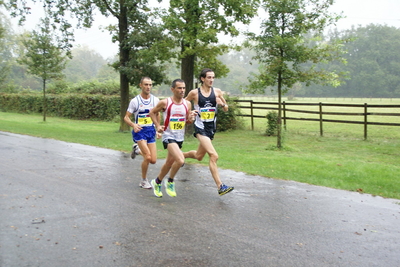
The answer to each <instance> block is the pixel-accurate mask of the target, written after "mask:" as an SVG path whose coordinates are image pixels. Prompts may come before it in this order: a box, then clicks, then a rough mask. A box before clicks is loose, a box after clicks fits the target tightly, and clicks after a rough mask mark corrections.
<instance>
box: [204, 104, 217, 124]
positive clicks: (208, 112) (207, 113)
mask: <svg viewBox="0 0 400 267" xmlns="http://www.w3.org/2000/svg"><path fill="white" fill-rule="evenodd" d="M215 110H216V109H215V107H205V108H201V109H200V118H201V120H202V121H213V120H214V118H215Z"/></svg>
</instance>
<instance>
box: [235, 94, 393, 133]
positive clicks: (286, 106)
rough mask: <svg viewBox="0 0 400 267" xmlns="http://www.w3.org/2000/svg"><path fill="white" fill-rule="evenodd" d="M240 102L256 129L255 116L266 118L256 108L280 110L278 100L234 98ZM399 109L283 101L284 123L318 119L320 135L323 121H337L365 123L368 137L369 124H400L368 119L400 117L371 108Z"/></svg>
mask: <svg viewBox="0 0 400 267" xmlns="http://www.w3.org/2000/svg"><path fill="white" fill-rule="evenodd" d="M234 101H235V102H236V103H238V104H239V105H238V108H240V109H250V114H242V115H240V116H242V117H250V118H251V129H252V130H254V118H265V115H264V116H262V115H256V114H255V112H254V111H255V110H278V102H259V101H253V100H234ZM241 103H248V105H242V104H241ZM290 106H316V107H318V111H313V110H304V109H299V108H295V109H294V108H290ZM326 107H330V108H335V107H339V108H360V109H362V112H348V111H343V112H339V111H335V112H334V111H325V110H324V108H326ZM372 108H373V109H383V108H384V109H398V108H400V105H377V104H370V105H368V104H367V103H364V104H332V103H322V102H319V103H286V102H285V101H283V102H282V120H283V125H284V127H286V121H287V120H302V121H316V122H319V124H320V135H321V136H323V123H324V122H335V123H351V124H363V125H364V139H367V133H368V131H367V130H368V125H382V126H400V123H394V122H372V121H368V116H395V117H400V113H397V112H393V113H388V112H376V111H373V112H368V110H370V109H372ZM288 112H292V113H303V114H314V115H318V118H304V117H293V116H287V113H288ZM324 115H325V116H328V115H329V116H331V115H336V116H360V117H361V116H362V117H363V120H362V121H361V120H360V121H354V120H340V119H327V118H324Z"/></svg>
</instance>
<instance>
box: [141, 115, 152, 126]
mask: <svg viewBox="0 0 400 267" xmlns="http://www.w3.org/2000/svg"><path fill="white" fill-rule="evenodd" d="M138 124H139V125H146V126H150V125H152V124H153V121H152V119H151V117H150V116H149V115H147V116H146V115H139V117H138Z"/></svg>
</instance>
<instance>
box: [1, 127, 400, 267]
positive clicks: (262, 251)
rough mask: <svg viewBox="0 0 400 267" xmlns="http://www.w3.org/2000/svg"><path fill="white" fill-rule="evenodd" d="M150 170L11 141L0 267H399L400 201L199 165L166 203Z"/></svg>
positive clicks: (65, 148)
mask: <svg viewBox="0 0 400 267" xmlns="http://www.w3.org/2000/svg"><path fill="white" fill-rule="evenodd" d="M127 146H129V144H127ZM238 156H239V155H238ZM140 159H141V158H140V157H137V158H136V159H135V160H132V159H130V157H129V154H127V153H123V152H119V151H113V150H108V149H102V148H97V147H90V146H85V145H80V144H73V143H66V142H61V141H55V140H50V139H41V138H35V137H30V136H24V135H17V134H11V133H5V132H0V168H1V170H0V218H1V220H0V224H1V225H0V227H1V228H0V229H1V232H0V266H2V267H8V266H18V267H20V266H40V267H46V266H49V267H50V266H51V267H53V266H74V267H77V266H82V267H87V266H173V267H175V266H176V267H180V266H385V267H386V266H389V267H391V266H400V252H399V251H400V244H399V242H400V220H399V218H400V200H395V199H383V198H381V197H373V196H371V195H367V194H359V193H356V192H347V191H342V190H335V189H331V188H325V187H319V186H312V185H307V184H301V183H297V182H292V181H281V180H275V179H269V178H264V177H258V176H250V175H245V174H244V173H240V172H234V171H230V170H220V174H221V177H222V180H223V181H224V182H225V183H227V184H229V185H233V186H235V190H234V191H233V192H231V193H229V194H227V195H225V196H219V195H218V193H217V190H216V188H215V185H214V182H213V180H212V178H211V176H210V174H209V171H208V168H207V167H202V166H198V165H194V164H186V165H185V166H184V167H183V168H182V169H181V170H180V172H179V174H178V178H177V181H176V188H177V194H178V196H177V197H175V198H171V197H169V196H168V195H167V194H165V193H164V197H162V198H156V197H154V196H153V193H152V191H151V190H146V189H141V188H139V186H138V184H139V179H140V178H139V177H140V163H141V161H140ZM162 163H163V160H159V161H158V162H157V164H155V165H152V166H151V167H150V171H149V174H150V175H149V177H150V178H154V177H155V176H156V175H157V173H158V171H159V169H160V167H161V165H162ZM289 171H290V170H289Z"/></svg>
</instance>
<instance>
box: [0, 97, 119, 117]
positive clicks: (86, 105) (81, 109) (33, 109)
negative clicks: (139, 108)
mask: <svg viewBox="0 0 400 267" xmlns="http://www.w3.org/2000/svg"><path fill="white" fill-rule="evenodd" d="M119 101H120V99H119V96H118V95H114V96H107V95H99V94H97V95H93V94H59V95H48V96H47V112H48V114H50V115H53V116H58V117H64V118H70V119H80V120H82V119H91V120H104V121H111V120H113V119H114V118H115V117H116V116H117V115H118V113H119V105H120V103H119ZM43 108H44V106H43V100H42V96H41V94H39V93H34V92H30V93H27V94H5V93H1V94H0V109H1V111H7V112H18V113H41V112H43Z"/></svg>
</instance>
